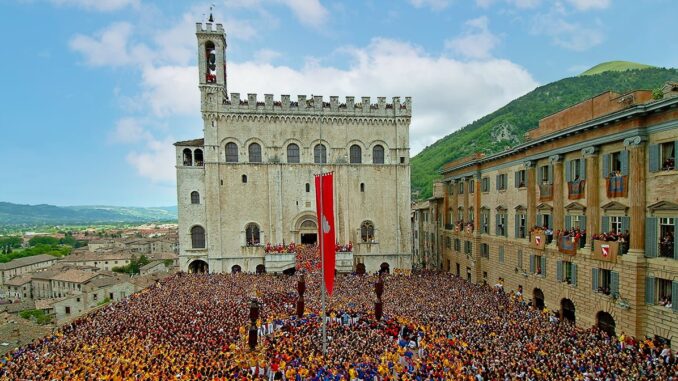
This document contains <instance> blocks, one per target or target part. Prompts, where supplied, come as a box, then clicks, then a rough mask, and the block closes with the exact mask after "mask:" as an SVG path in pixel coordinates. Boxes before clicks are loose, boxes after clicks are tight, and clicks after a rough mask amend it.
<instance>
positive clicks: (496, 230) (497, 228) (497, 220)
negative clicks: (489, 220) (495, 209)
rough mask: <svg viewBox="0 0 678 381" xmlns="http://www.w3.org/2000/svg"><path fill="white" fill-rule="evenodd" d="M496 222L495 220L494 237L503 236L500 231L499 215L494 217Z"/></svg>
mask: <svg viewBox="0 0 678 381" xmlns="http://www.w3.org/2000/svg"><path fill="white" fill-rule="evenodd" d="M494 220H495V223H496V224H495V226H494V235H501V232H500V231H499V213H497V214H495V215H494Z"/></svg>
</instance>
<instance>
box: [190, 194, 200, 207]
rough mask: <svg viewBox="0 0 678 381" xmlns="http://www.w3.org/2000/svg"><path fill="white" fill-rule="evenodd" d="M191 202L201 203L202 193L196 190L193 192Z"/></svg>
mask: <svg viewBox="0 0 678 381" xmlns="http://www.w3.org/2000/svg"><path fill="white" fill-rule="evenodd" d="M191 204H200V193H198V192H196V191H193V192H191Z"/></svg>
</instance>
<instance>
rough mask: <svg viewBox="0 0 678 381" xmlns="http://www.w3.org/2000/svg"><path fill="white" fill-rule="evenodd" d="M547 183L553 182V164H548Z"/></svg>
mask: <svg viewBox="0 0 678 381" xmlns="http://www.w3.org/2000/svg"><path fill="white" fill-rule="evenodd" d="M549 184H553V165H552V164H549Z"/></svg>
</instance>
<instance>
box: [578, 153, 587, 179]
mask: <svg viewBox="0 0 678 381" xmlns="http://www.w3.org/2000/svg"><path fill="white" fill-rule="evenodd" d="M579 173H580V175H579V178H580V179H582V180H586V159H584V158H582V159H580V160H579Z"/></svg>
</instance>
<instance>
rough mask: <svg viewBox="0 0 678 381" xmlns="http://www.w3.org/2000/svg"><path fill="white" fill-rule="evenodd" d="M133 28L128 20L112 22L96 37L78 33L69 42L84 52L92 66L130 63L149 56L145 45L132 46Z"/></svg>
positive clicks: (77, 49) (70, 45)
mask: <svg viewBox="0 0 678 381" xmlns="http://www.w3.org/2000/svg"><path fill="white" fill-rule="evenodd" d="M132 30H133V28H132V25H131V24H129V23H126V22H120V23H115V24H111V25H110V26H109V27H107V28H105V29H103V30H101V31H99V32H97V33H96V37H95V38H92V37H90V36H85V35H82V34H79V35H76V36H75V37H73V38H72V39H71V41H70V42H69V47H70V48H71V49H72V50H74V51H76V52H78V53H80V54H82V55H83V57H84V58H85V62H86V63H87V64H88V65H91V66H122V65H129V64H132V63H135V62H138V61H139V60H140V59H141V58H142V57H145V56H148V49H147V48H146V47H145V46H143V45H133V46H130V41H129V39H130V37H131V35H132Z"/></svg>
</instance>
